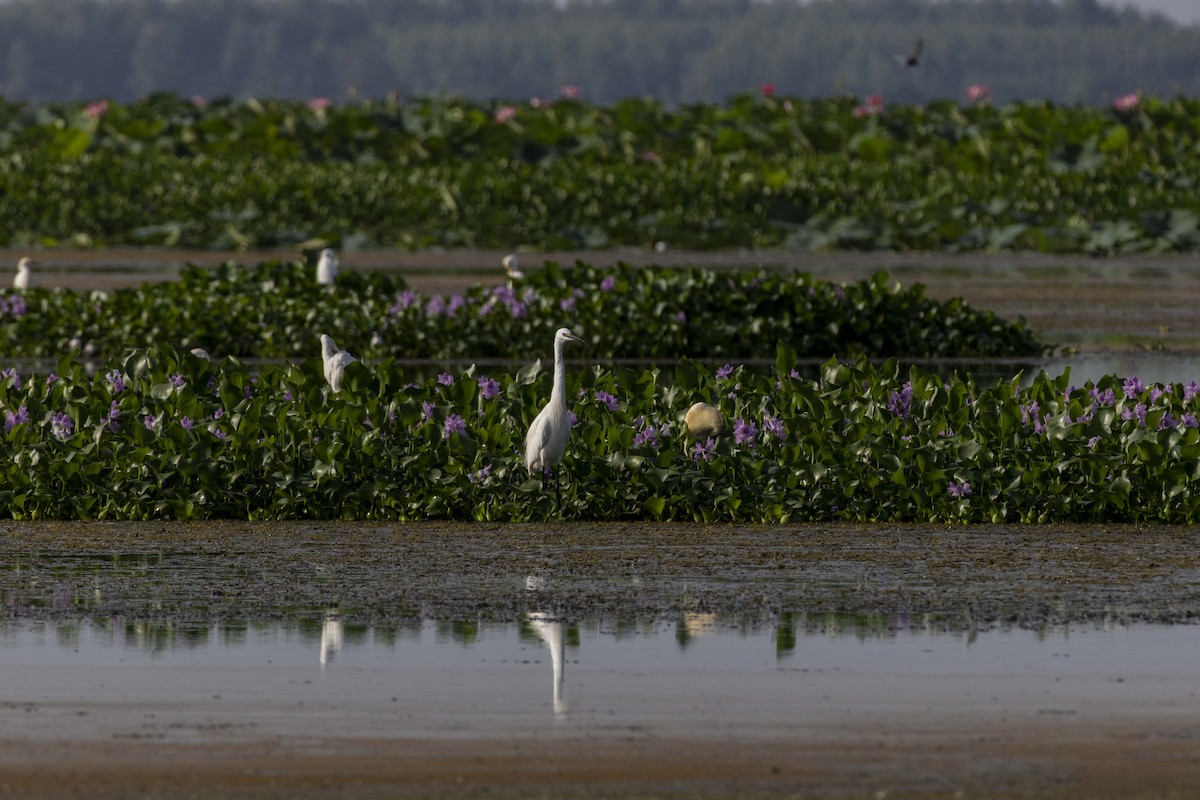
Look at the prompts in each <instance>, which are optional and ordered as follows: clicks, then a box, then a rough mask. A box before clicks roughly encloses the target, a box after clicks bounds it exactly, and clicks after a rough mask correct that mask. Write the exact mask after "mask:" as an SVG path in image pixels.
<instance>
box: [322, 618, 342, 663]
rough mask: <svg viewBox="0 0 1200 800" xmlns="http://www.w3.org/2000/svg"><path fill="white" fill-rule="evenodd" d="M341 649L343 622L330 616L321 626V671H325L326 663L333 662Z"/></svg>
mask: <svg viewBox="0 0 1200 800" xmlns="http://www.w3.org/2000/svg"><path fill="white" fill-rule="evenodd" d="M341 649H342V621H341V619H339V618H338V617H336V616H333V615H328V616H326V617H325V622H324V624H322V625H321V669H325V664H326V662H329V661H333V658H334V656H336V655H337V654H338V652H339V651H340V650H341Z"/></svg>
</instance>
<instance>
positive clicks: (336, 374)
mask: <svg viewBox="0 0 1200 800" xmlns="http://www.w3.org/2000/svg"><path fill="white" fill-rule="evenodd" d="M321 360H322V361H324V362H325V380H327V381H329V386H330V388H331V389H333V391H335V392H340V391H341V390H342V373H344V372H345V371H346V365H347V364H351V363H353V362H355V361H358V359H357V358H355V357H354V356H352V355H350V354H349V353H347V352H346V351H345V350H339V349H338V346H337V345H336V344H334V342H333V339H331V338H330V337H329V336H328V334H324V333H322V334H321Z"/></svg>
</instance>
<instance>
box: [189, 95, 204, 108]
mask: <svg viewBox="0 0 1200 800" xmlns="http://www.w3.org/2000/svg"><path fill="white" fill-rule="evenodd" d="M192 105H194V106H195V107H196V108H204V107H205V106H206V105H208V101H207V100H205V99H204V98H203V97H201V96H200V95H198V94H194V95H192Z"/></svg>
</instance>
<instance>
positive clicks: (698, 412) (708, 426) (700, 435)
mask: <svg viewBox="0 0 1200 800" xmlns="http://www.w3.org/2000/svg"><path fill="white" fill-rule="evenodd" d="M684 423H685V424H687V429H688V436H691V437H692V438H693V439H707V438H708V437H710V436H712V437H714V438H715V437H717V436H720V435H721V434H722V433H724V432H725V417H723V416H722V415H721V412H720V411H718V410H717V409H715V408H713V407H712V406H710V405H709V404H708V403H692V407H691V408H689V409H688V410H687V416H685V417H684Z"/></svg>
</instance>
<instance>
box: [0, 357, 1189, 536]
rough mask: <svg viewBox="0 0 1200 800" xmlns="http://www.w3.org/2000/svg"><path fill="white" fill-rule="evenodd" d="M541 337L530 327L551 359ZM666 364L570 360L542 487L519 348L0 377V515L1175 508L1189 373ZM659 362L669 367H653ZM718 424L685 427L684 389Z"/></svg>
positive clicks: (961, 513)
mask: <svg viewBox="0 0 1200 800" xmlns="http://www.w3.org/2000/svg"><path fill="white" fill-rule="evenodd" d="M549 345H550V342H549V341H547V342H546V350H547V355H549V352H548V351H549ZM794 362H795V352H794V351H793V350H791V349H790V348H788V347H784V346H781V347H780V348H779V349H778V353H777V362H776V367H775V369H774V370H773V371H772V372H771V374H755V373H753V372H751V371H749V370H746V369H745V368H743V367H738V366H733V365H730V366H726V367H722V368H720V369H718V370H716V371H715V372H712V371H709V370H708V369H706V368H705V367H703V366H700V365H697V364H696V363H694V362H691V361H688V360H686V359H684V360H680V361H679V362H678V364H677V366H676V367H675V368H674V370H670V371H668V372H666V373H663V372H659V371H658V370H651V371H645V372H641V373H637V372H633V371H630V370H626V369H621V368H614V369H605V368H602V367H594V368H590V369H589V368H575V369H572V370H570V373H569V376H568V381H567V397H568V408H569V410H570V412H571V414H572V415H573V416H574V422H573V428H572V433H571V439H570V442H569V444H568V447H567V455H566V459H565V461H564V464H563V467H562V488H563V498H562V505H561V506H560V505H558V503H557V502H556V500H555V497H554V494H553V492H549V491H544V490H543V487H542V482H541V479H540V478H541V476H532V477H531V476H530V475H528V474H527V473H526V471H525V468H524V465H523V460H522V453H521V449H522V447H523V441H524V435H525V431H526V429H527V427H528V425H529V423H530V421H531V420H532V419H533V417H534V415H535V414H536V413H537V411H538V409H539V408H540V407H541V406H542V404H544V403H545V401H546V399H547V397H548V396H549V383H550V376H549V375H548V374H547V372H546V371H545V370H544V369H541V368H540V365H531V366H529V367H526V368H524V369H522V370H520V371H519V372H517V373H516V374H515V375H508V374H503V373H499V372H496V373H492V374H489V375H484V374H481V373H480V372H479V371H477V370H476V369H474V368H471V369H468V370H465V371H461V372H456V373H444V374H440V375H438V376H436V377H431V378H428V379H425V380H422V381H419V382H413V381H411V380H409V378H408V377H407V376H406V375H405V373H404V371H403V370H401V369H399V368H397V367H395V366H392V365H388V364H384V365H375V366H371V365H364V364H362V363H361V362H355V363H352V364H350V365H349V366H348V367H347V369H346V373H345V381H344V387H343V389H342V390H341V391H340V392H339V393H336V394H335V393H333V392H331V390H330V388H329V387H328V386H327V385H326V383H325V379H324V377H323V374H322V364H321V361H320V360H319V359H316V358H310V359H307V360H305V361H303V362H302V363H300V364H296V365H288V366H271V367H267V368H265V369H263V370H261V372H257V373H255V372H252V371H251V370H249V369H248V368H247V367H246V366H245V365H243V364H242V363H240V362H238V361H237V360H235V359H232V358H231V359H225V360H224V361H222V362H220V363H215V362H210V361H208V360H205V359H203V358H199V357H196V356H193V355H191V354H190V353H183V352H180V351H177V350H175V349H173V348H170V347H166V346H157V347H154V348H151V349H148V350H146V349H143V350H138V351H135V352H133V353H132V354H130V355H129V356H128V357H127V358H125V359H124V360H123V361H122V362H120V363H117V364H112V365H109V366H108V367H105V368H104V369H102V370H101V371H100V372H98V373H97V374H95V375H94V376H93V375H89V374H88V373H87V372H86V371H85V369H84V367H83V366H81V365H80V364H78V363H77V362H75V361H73V360H72V359H71V358H70V357H66V358H64V359H62V361H60V363H59V364H58V367H57V369H56V371H55V373H53V374H49V375H39V376H30V375H24V376H22V375H19V374H18V373H17V372H16V371H15V370H8V371H6V372H5V373H4V374H3V376H2V379H0V408H2V409H3V410H4V413H5V417H6V421H5V432H4V437H3V440H2V441H3V460H2V461H0V463H2V464H3V465H4V466H3V470H4V474H3V480H2V481H0V486H2V487H3V489H0V515H3V516H12V517H14V518H20V519H32V518H102V519H117V518H128V519H144V518H156V517H162V518H179V519H194V518H214V517H232V518H248V519H261V518H279V519H282V518H299V517H306V518H345V519H431V518H452V519H476V520H510V521H520V520H543V519H554V518H559V517H561V518H564V519H593V520H609V519H684V520H705V521H711V520H755V521H787V520H792V521H796V520H835V519H843V520H898V521H899V520H907V521H964V522H965V521H972V522H980V521H992V522H994V521H1002V520H1008V521H1015V520H1022V521H1051V520H1053V521H1072V520H1078V521H1101V520H1105V521H1107V520H1162V521H1170V522H1195V521H1196V520H1197V518H1198V517H1200V494H1198V493H1197V492H1195V491H1194V487H1193V483H1195V482H1196V481H1197V480H1198V479H1200V430H1198V429H1197V427H1198V426H1197V421H1196V416H1195V415H1196V409H1197V397H1196V396H1197V392H1198V390H1200V386H1197V385H1196V384H1195V383H1190V384H1188V385H1186V386H1184V385H1170V386H1143V385H1141V383H1140V382H1139V381H1137V379H1136V378H1128V379H1126V380H1124V381H1122V380H1121V379H1120V378H1117V377H1108V378H1104V379H1103V380H1101V381H1099V382H1098V383H1097V384H1094V385H1093V384H1087V385H1085V386H1083V387H1079V388H1073V387H1071V386H1069V378H1068V376H1067V375H1063V376H1059V377H1049V376H1047V375H1045V374H1040V375H1038V376H1037V377H1035V378H1034V379H1033V381H1032V385H1031V386H1029V387H1028V388H1020V385H1019V382H1018V381H1017V380H1013V381H1012V382H1010V383H1001V384H998V385H995V386H991V387H981V386H978V385H977V384H976V383H975V382H974V381H973V380H972V379H970V378H965V379H964V378H961V377H958V376H952V377H949V378H946V377H942V376H938V375H936V374H932V373H930V372H926V371H922V370H920V369H916V368H913V369H911V370H909V371H908V372H907V373H901V372H900V370H899V369H898V368H897V366H896V364H895V362H893V361H889V362H887V363H885V364H884V365H882V366H880V367H875V366H871V365H870V364H869V363H868V362H866V361H863V360H859V361H857V362H855V363H850V364H843V363H839V362H837V361H830V362H828V363H827V364H826V365H825V366H824V367H823V369H822V370H821V375H820V377H819V379H817V380H815V381H813V380H806V379H802V378H800V377H799V376H798V373H795V372H794V371H793V370H792V369H791V365H792V364H793V363H794ZM672 373H673V374H672ZM699 400H704V401H707V402H709V403H712V404H713V405H715V406H717V407H719V408H720V409H721V410H722V412H723V413H724V416H725V418H726V420H727V422H728V432H727V435H725V436H723V437H721V438H719V439H715V440H713V439H706V440H704V441H691V440H688V439H687V438H686V429H685V427H684V425H683V422H682V415H683V413H684V411H685V410H686V409H687V408H688V406H690V405H691V404H692V403H693V402H695V401H699Z"/></svg>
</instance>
